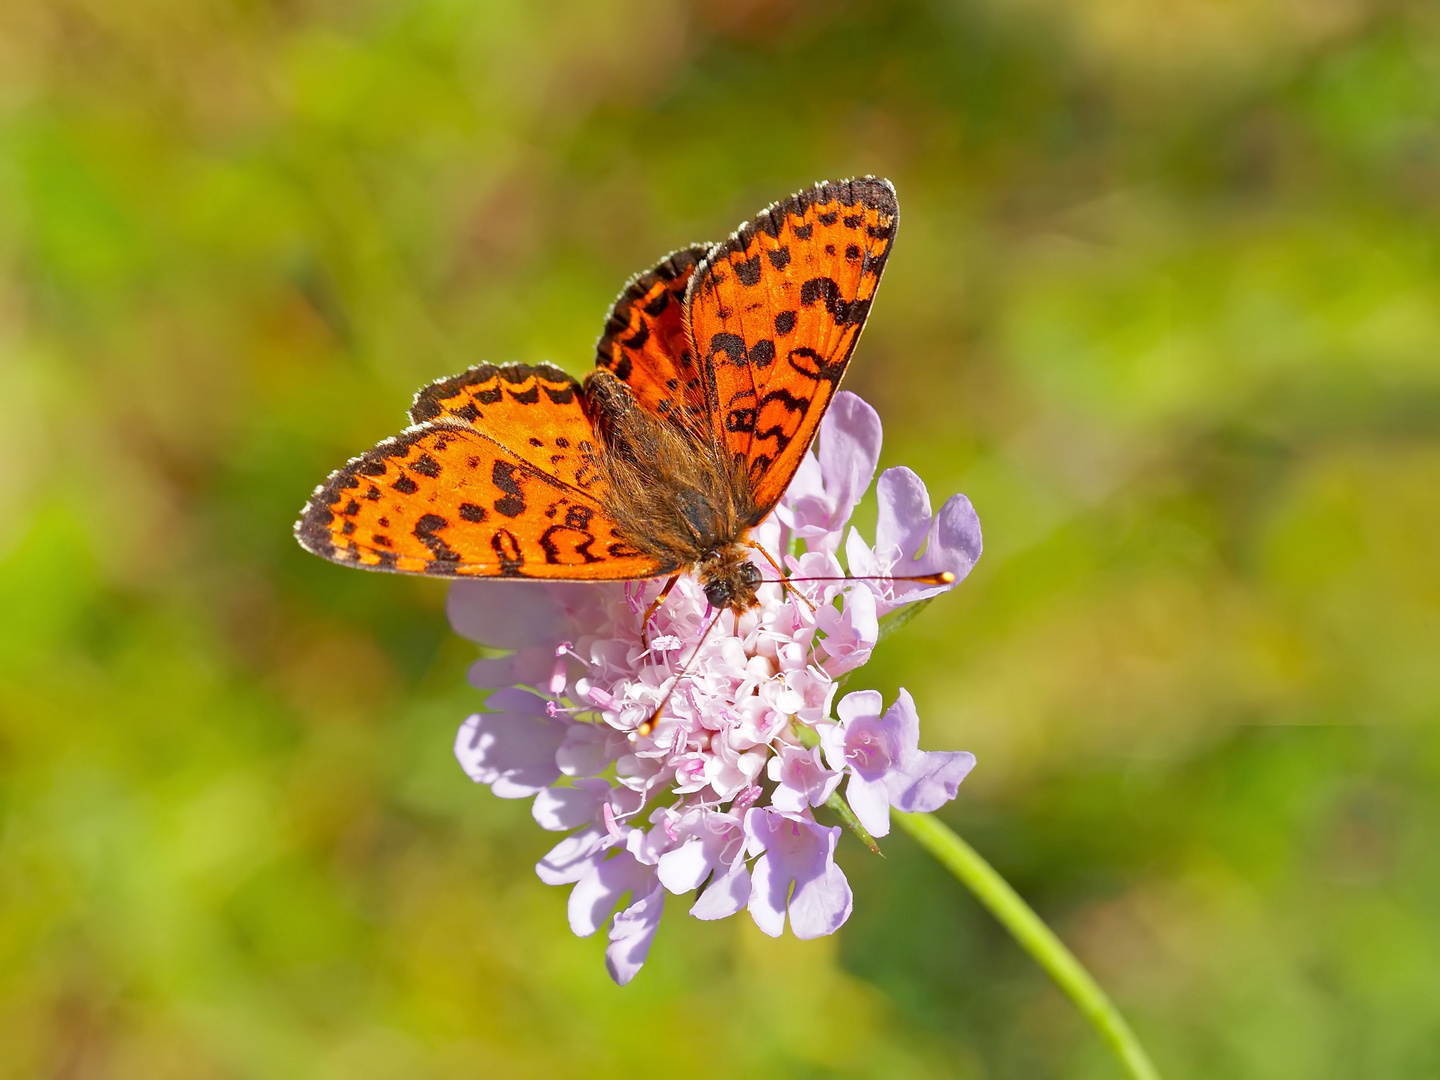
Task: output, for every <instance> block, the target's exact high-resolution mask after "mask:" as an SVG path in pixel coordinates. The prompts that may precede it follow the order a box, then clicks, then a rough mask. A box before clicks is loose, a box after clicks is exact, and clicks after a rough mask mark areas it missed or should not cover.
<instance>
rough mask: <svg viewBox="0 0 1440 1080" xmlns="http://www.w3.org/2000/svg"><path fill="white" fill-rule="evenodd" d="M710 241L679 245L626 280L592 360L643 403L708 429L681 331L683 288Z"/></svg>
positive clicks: (695, 370)
mask: <svg viewBox="0 0 1440 1080" xmlns="http://www.w3.org/2000/svg"><path fill="white" fill-rule="evenodd" d="M710 247H711V245H709V244H697V245H694V246H691V247H688V248H681V249H680V250H679V251H676V252H673V253H672V254H670V255H667V256H666V257H665V258H663V259H661V260H660V262H659V263H658V264H657V265H656V266H655V267H654V268H653V269H651V270H646V271H645V272H644V273H642V274H637V275H636V276H635V277H633V278H631V279H630V281H629V282H628V283H626V285H625V288H624V289H623V290H622V291H621V293H620V296H619V298H618V299H617V300H616V301H615V306H614V307H613V308H612V309H611V311H610V316H609V318H607V319H606V320H605V332H604V333H603V334H601V336H600V340H599V342H598V343H597V344H596V346H595V364H596V366H597V367H602V368H605V369H606V370H607V371H609V372H610V373H611V374H613V375H614V376H615V377H616V378H618V379H620V381H622V382H624V383H625V384H626V385H627V386H629V387H630V392H631V393H632V394H634V395H635V399H636V401H638V402H639V403H640V405H641V407H642V408H644V409H645V410H646V411H648V412H651V413H654V414H655V415H657V416H663V417H665V418H667V419H670V420H674V421H676V422H678V423H681V424H682V425H684V426H686V427H689V428H691V429H692V430H695V431H696V432H697V433H701V432H705V431H708V425H707V424H706V423H705V420H704V416H705V393H704V388H703V386H702V384H701V378H700V367H699V365H698V364H696V362H695V358H694V355H693V353H692V352H691V349H690V339H689V337H688V335H687V334H686V330H685V293H686V290H687V289H688V287H689V285H690V278H691V276H692V275H693V274H694V272H695V267H696V266H697V265H698V264H699V263H700V261H701V260H702V259H704V258H705V256H706V254H707V253H708V252H709V251H710Z"/></svg>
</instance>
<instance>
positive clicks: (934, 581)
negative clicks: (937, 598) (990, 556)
mask: <svg viewBox="0 0 1440 1080" xmlns="http://www.w3.org/2000/svg"><path fill="white" fill-rule="evenodd" d="M786 580H788V581H913V582H916V583H917V584H920V585H953V584H955V575H954V574H952V573H951V572H950V571H949V570H941V571H940V572H939V573H938V574H915V575H913V576H911V577H895V576H894V575H893V574H865V575H863V576H860V577H854V576H851V575H850V574H842V575H840V576H838V577H792V578H787V579H786Z"/></svg>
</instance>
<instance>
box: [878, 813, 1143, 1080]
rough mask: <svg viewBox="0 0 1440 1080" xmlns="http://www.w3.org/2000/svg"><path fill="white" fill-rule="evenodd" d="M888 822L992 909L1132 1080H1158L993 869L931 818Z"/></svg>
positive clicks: (1095, 991)
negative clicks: (1133, 1078)
mask: <svg viewBox="0 0 1440 1080" xmlns="http://www.w3.org/2000/svg"><path fill="white" fill-rule="evenodd" d="M891 816H892V817H893V818H894V820H895V821H896V823H897V824H898V825H899V826H900V828H902V829H904V830H905V831H906V832H907V833H909V834H910V835H911V836H912V837H914V838H915V839H916V840H917V841H918V842H919V844H920V846H921V847H923V848H924V849H925V850H926V851H928V852H929V853H930V854H931V855H934V856H935V858H936V859H938V860H939V861H940V863H941V865H943V866H944V867H945V868H946V869H947V870H949V871H950V872H951V873H952V874H954V875H955V876H956V877H957V878H959V879H960V883H961V884H962V885H964V886H965V887H966V888H967V889H969V890H970V891H971V892H972V893H974V894H975V897H976V899H978V900H979V901H980V903H982V904H984V905H985V906H986V907H987V908H989V909H990V914H992V915H994V916H995V918H997V919H999V920H1000V924H1001V925H1002V926H1004V927H1005V929H1006V930H1008V931H1010V935H1011V937H1013V938H1014V939H1015V940H1016V941H1018V942H1019V943H1020V947H1021V948H1022V949H1024V950H1025V951H1026V952H1028V953H1029V954H1030V955H1031V956H1032V957H1034V959H1035V962H1036V963H1038V964H1039V965H1040V966H1041V967H1042V968H1044V969H1045V971H1046V972H1047V973H1048V974H1049V976H1050V977H1051V978H1052V979H1054V980H1055V982H1056V984H1057V985H1058V986H1059V987H1060V989H1061V990H1063V991H1065V993H1066V994H1067V995H1069V997H1070V1000H1071V1001H1073V1002H1074V1003H1075V1004H1076V1006H1077V1007H1078V1008H1079V1009H1080V1011H1081V1012H1082V1013H1084V1014H1085V1016H1086V1018H1087V1019H1088V1020H1089V1021H1090V1023H1091V1024H1092V1025H1094V1027H1095V1030H1096V1031H1098V1032H1099V1033H1100V1037H1101V1038H1102V1039H1104V1040H1105V1041H1106V1042H1107V1043H1109V1045H1110V1048H1111V1049H1112V1050H1114V1051H1115V1055H1116V1057H1118V1058H1119V1059H1120V1061H1121V1063H1122V1064H1123V1065H1124V1066H1125V1070H1126V1072H1127V1073H1128V1074H1129V1075H1130V1076H1132V1077H1135V1078H1136V1080H1160V1074H1159V1073H1158V1072H1156V1071H1155V1066H1154V1065H1152V1064H1151V1062H1150V1058H1149V1056H1148V1055H1147V1054H1146V1053H1145V1049H1144V1047H1142V1046H1141V1045H1140V1042H1139V1040H1138V1039H1136V1038H1135V1033H1134V1032H1133V1031H1131V1030H1130V1025H1128V1024H1127V1023H1125V1018H1124V1017H1122V1016H1121V1015H1120V1011H1119V1010H1118V1009H1116V1008H1115V1006H1114V1005H1113V1004H1111V1002H1110V999H1109V998H1108V997H1106V996H1105V991H1103V990H1101V989H1100V986H1099V984H1098V983H1096V981H1095V980H1094V979H1093V978H1091V976H1090V973H1089V972H1088V971H1086V970H1085V969H1084V968H1083V967H1082V966H1081V965H1080V961H1078V960H1076V959H1075V956H1074V954H1073V953H1071V952H1070V950H1069V949H1067V948H1066V947H1065V946H1064V944H1063V943H1062V942H1061V941H1060V939H1059V938H1057V937H1056V936H1055V934H1054V933H1053V932H1052V931H1051V930H1050V928H1049V927H1048V926H1046V925H1045V923H1044V922H1042V921H1041V919H1040V916H1038V915H1036V914H1035V912H1034V911H1032V910H1031V909H1030V906H1029V905H1028V904H1026V903H1025V901H1024V900H1022V899H1020V894H1019V893H1017V892H1016V891H1015V890H1014V889H1012V888H1011V887H1010V885H1009V883H1008V882H1006V880H1005V879H1004V878H1002V877H1001V876H1000V875H999V874H998V873H996V871H995V868H994V867H993V866H991V865H990V864H989V863H987V862H986V861H985V860H984V859H982V858H981V857H980V855H979V853H978V852H976V850H975V849H974V848H972V847H971V846H970V845H969V844H967V843H966V842H965V841H964V840H962V839H960V837H959V836H957V835H956V834H955V833H954V832H952V831H951V830H950V829H949V828H947V827H946V826H945V825H944V824H943V823H942V822H941V821H940V819H939V818H937V817H934V816H933V815H931V814H907V813H904V812H903V811H900V810H892V811H891Z"/></svg>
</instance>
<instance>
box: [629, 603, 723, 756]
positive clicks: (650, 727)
mask: <svg viewBox="0 0 1440 1080" xmlns="http://www.w3.org/2000/svg"><path fill="white" fill-rule="evenodd" d="M723 614H725V609H724V608H721V609H720V610H719V611H717V612H716V613H715V617H714V618H713V619H711V620H710V625H709V626H707V627H706V628H705V632H704V633H703V634H701V635H700V640H699V641H697V642H696V643H695V651H694V652H692V653H691V654H690V659H689V660H686V661H685V666H684V667H683V668H681V670H680V674H679V675H676V676H675V681H674V682H672V683H671V684H670V689H669V690H666V691H665V696H664V697H663V698H661V699H660V704H659V705H657V706H655V711H654V712H652V713H651V714H650V718H649V719H648V720H645V721H644V722H643V723H641V724H640V726H639V727H637V728H636V729H635V730H636V732H637V733H639V734H641V735H649V734H650V733H651V732H652V731H654V730H655V725H656V724H658V723H659V722H660V714H661V713H663V712H664V711H665V706H666V705H669V704H670V695H672V694H673V693H675V688H676V687H677V686H679V685H680V680H681V679H683V678H685V676H686V675H689V674H690V669H691V668H692V667H694V666H695V659H696V657H698V656H699V655H700V649H701V647H702V646H703V645H704V644H705V639H706V638H708V637H709V636H710V631H711V630H714V629H715V624H716V623H718V622H719V621H720V616H721V615H723Z"/></svg>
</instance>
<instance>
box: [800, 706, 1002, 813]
mask: <svg viewBox="0 0 1440 1080" xmlns="http://www.w3.org/2000/svg"><path fill="white" fill-rule="evenodd" d="M883 704H884V703H883V701H882V700H881V697H880V695H879V694H878V693H876V692H875V691H874V690H859V691H857V692H856V693H853V694H846V695H845V696H844V697H843V698H841V699H840V704H839V705H838V706H837V707H836V709H835V712H836V714H837V715H838V716H839V718H840V723H838V724H829V725H826V726H825V728H824V730H823V731H822V732H821V735H820V742H821V745H823V746H824V747H825V758H826V760H827V761H829V763H830V767H831V768H832V769H843V770H845V771H847V772H848V773H849V774H850V779H849V780H848V781H847V782H846V784H845V801H846V802H848V803H849V804H850V809H851V810H853V811H855V816H856V817H857V818H859V819H860V824H861V825H863V826H865V829H866V831H867V832H869V833H870V835H871V836H885V835H886V834H888V833H889V832H890V807H892V806H893V807H895V808H896V809H897V810H915V811H928V810H938V809H939V808H940V807H941V806H943V805H945V803H947V802H949V801H950V800H951V799H953V798H954V797H955V791H956V789H957V788H959V786H960V781H962V780H964V779H965V777H966V776H967V775H969V773H970V770H971V769H973V768H974V767H975V755H974V754H972V753H970V752H969V751H966V750H931V751H926V750H921V749H920V718H919V716H917V715H916V713H915V702H914V700H913V699H912V698H911V697H910V694H909V692H908V691H906V690H903V689H902V690H901V691H900V697H899V698H898V699H897V700H896V702H895V704H894V705H891V706H890V708H889V709H887V710H886V712H885V715H884V716H881V715H880V709H881V708H882V706H883Z"/></svg>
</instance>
